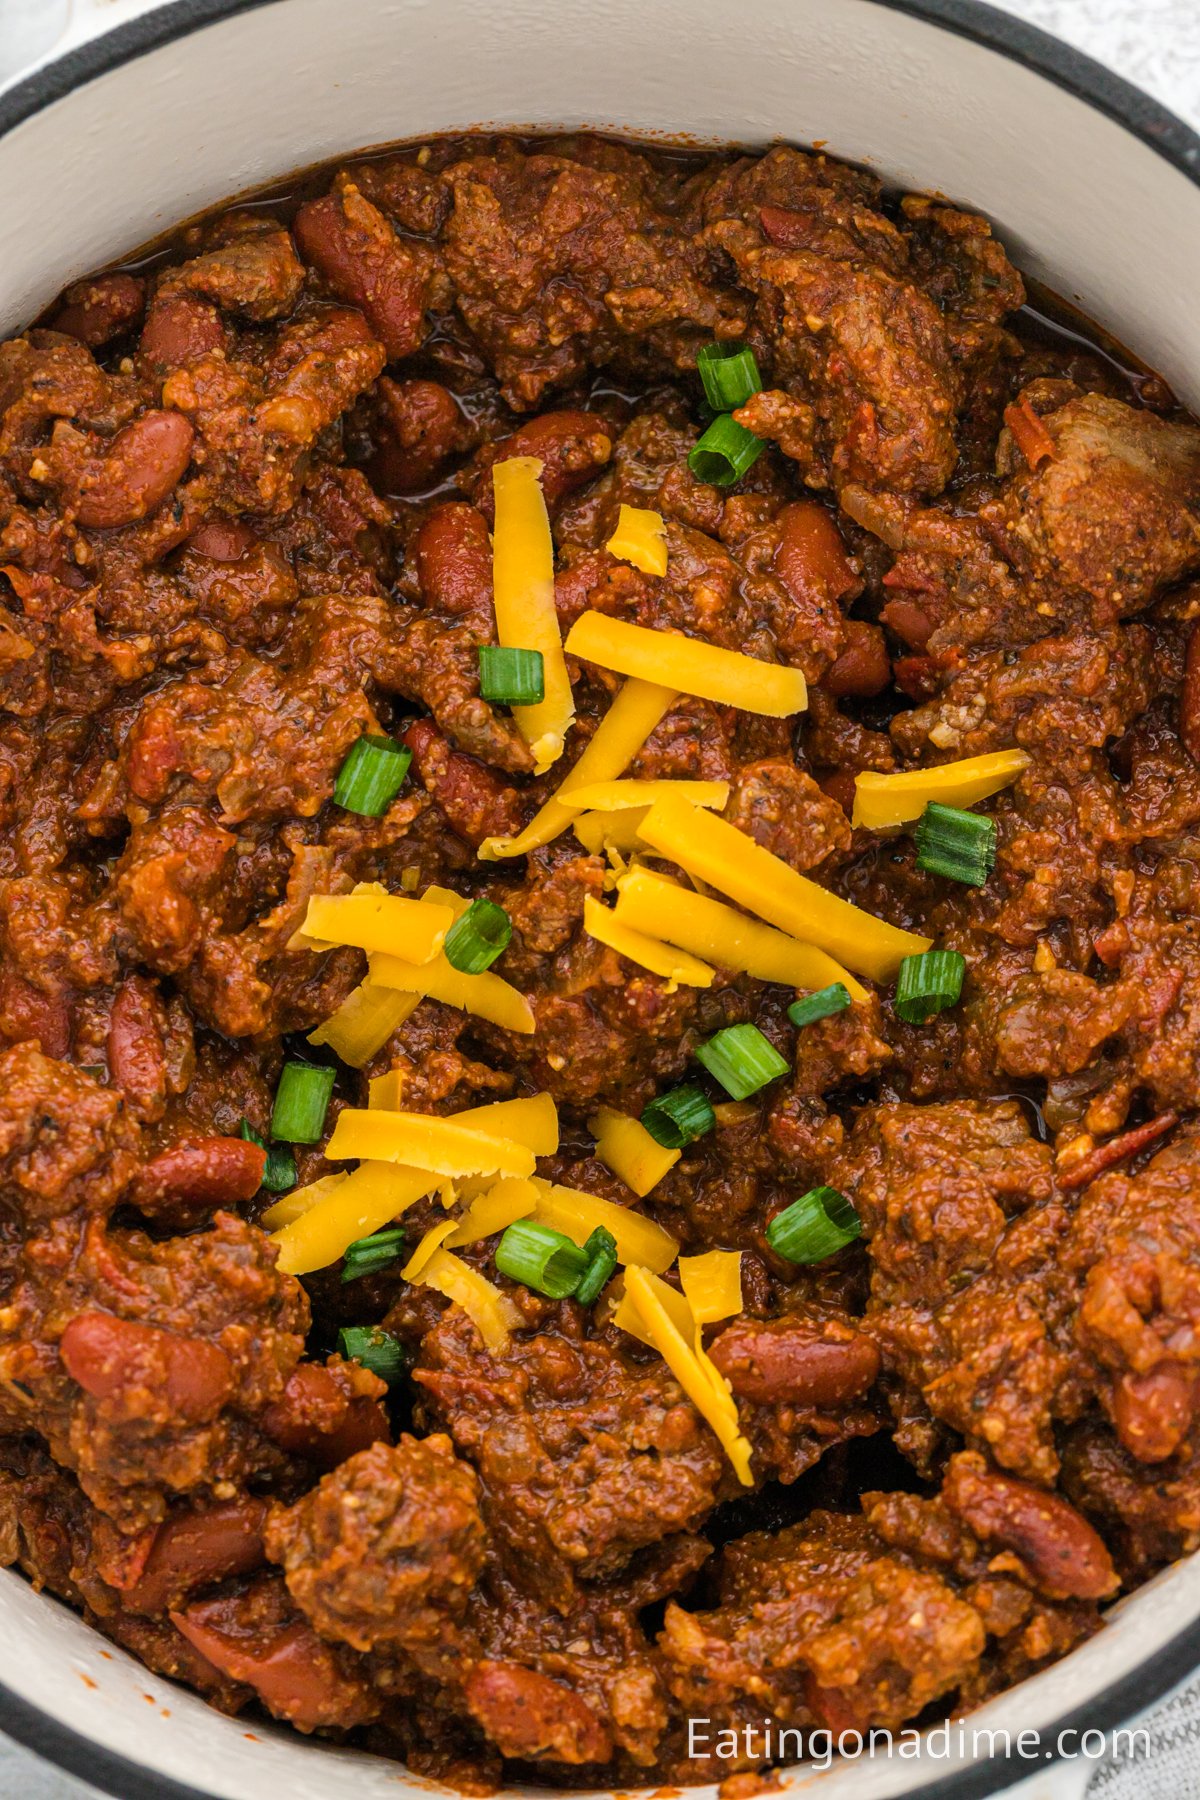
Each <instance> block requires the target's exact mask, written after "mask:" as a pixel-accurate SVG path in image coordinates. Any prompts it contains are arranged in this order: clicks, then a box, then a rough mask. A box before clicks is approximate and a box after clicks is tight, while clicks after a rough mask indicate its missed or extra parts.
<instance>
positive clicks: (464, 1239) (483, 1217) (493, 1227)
mask: <svg viewBox="0 0 1200 1800" xmlns="http://www.w3.org/2000/svg"><path fill="white" fill-rule="evenodd" d="M537 1203H538V1193H537V1189H536V1188H535V1187H534V1185H533V1183H532V1182H531V1181H526V1180H523V1179H522V1178H521V1177H520V1176H517V1175H510V1176H507V1177H506V1178H505V1179H504V1180H502V1181H497V1182H495V1183H494V1184H493V1185H492V1186H491V1187H489V1188H488V1189H486V1191H485V1192H484V1193H482V1194H479V1195H478V1196H477V1197H476V1198H475V1199H474V1200H472V1202H471V1204H470V1206H469V1207H468V1208H467V1210H466V1212H465V1213H464V1214H463V1216H462V1218H461V1219H456V1220H454V1221H453V1225H454V1229H453V1231H452V1232H451V1234H450V1236H449V1237H448V1238H447V1239H446V1248H447V1249H448V1250H459V1249H461V1248H462V1247H463V1246H464V1245H466V1244H477V1243H479V1242H480V1240H481V1239H482V1238H488V1237H493V1236H494V1235H495V1234H496V1232H498V1231H504V1230H505V1229H506V1228H507V1227H508V1226H509V1225H511V1224H512V1223H513V1221H514V1220H515V1219H527V1218H529V1216H530V1215H531V1214H532V1213H534V1212H536V1210H537Z"/></svg>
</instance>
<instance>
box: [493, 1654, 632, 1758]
mask: <svg viewBox="0 0 1200 1800" xmlns="http://www.w3.org/2000/svg"><path fill="white" fill-rule="evenodd" d="M464 1691H465V1696H466V1702H467V1706H468V1708H469V1710H470V1712H471V1714H472V1716H473V1717H474V1718H475V1719H477V1720H478V1722H479V1724H480V1725H481V1726H482V1727H483V1729H484V1731H485V1732H486V1733H487V1735H488V1737H490V1738H491V1739H493V1741H494V1742H495V1743H496V1744H498V1745H499V1747H500V1749H501V1750H502V1751H503V1753H504V1755H505V1756H519V1757H523V1758H526V1757H528V1758H537V1757H550V1758H552V1759H553V1760H554V1761H555V1762H565V1763H588V1762H607V1760H608V1758H609V1757H610V1756H611V1755H612V1739H611V1737H610V1736H609V1733H608V1730H607V1727H606V1726H605V1725H604V1724H603V1723H602V1722H601V1720H600V1719H599V1718H598V1717H597V1716H596V1714H595V1713H594V1712H593V1711H592V1709H591V1707H590V1706H589V1705H588V1704H587V1701H586V1700H581V1699H580V1697H579V1695H578V1694H576V1693H573V1692H572V1691H571V1689H570V1688H567V1687H564V1686H563V1685H562V1683H561V1682H558V1681H552V1680H551V1678H550V1677H549V1676H548V1675H542V1674H539V1673H538V1671H537V1670H536V1669H525V1668H522V1667H521V1665H520V1664H519V1663H510V1662H481V1663H479V1664H478V1665H477V1666H476V1667H475V1668H474V1669H473V1670H472V1671H471V1674H470V1675H469V1677H468V1678H467V1684H466V1688H465V1690H464Z"/></svg>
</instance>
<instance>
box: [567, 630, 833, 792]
mask: <svg viewBox="0 0 1200 1800" xmlns="http://www.w3.org/2000/svg"><path fill="white" fill-rule="evenodd" d="M567 650H568V652H569V653H570V655H572V656H578V657H581V658H582V659H583V661H584V662H593V663H598V664H599V665H600V667H601V668H602V669H615V670H616V671H617V673H618V674H620V675H630V676H638V677H641V679H643V680H645V681H661V682H663V683H664V684H665V685H669V686H671V687H674V688H678V689H679V691H680V692H681V693H684V694H697V695H699V697H700V698H701V699H703V700H713V701H715V702H716V703H717V704H718V705H719V706H736V707H740V709H741V710H742V711H743V712H752V713H763V714H765V715H766V716H767V717H768V718H771V719H786V718H790V717H791V715H792V714H793V713H798V712H803V711H804V709H805V707H806V706H807V705H808V688H807V686H806V685H805V681H804V677H803V675H802V674H801V673H800V671H799V669H789V668H785V667H784V666H783V665H782V664H781V663H768V662H760V661H759V660H758V658H757V657H754V656H743V655H742V653H741V651H740V650H722V649H721V648H720V647H719V646H718V645H716V644H706V643H704V642H703V641H702V640H701V639H700V638H691V637H683V636H682V635H681V634H680V633H679V632H674V631H653V630H650V629H649V628H648V627H647V626H645V625H631V624H629V623H628V621H627V620H625V619H613V618H610V617H609V616H608V614H607V613H598V612H585V613H582V614H581V615H580V617H579V618H578V619H576V621H575V623H574V625H572V627H571V630H570V632H569V634H568V636H567ZM572 785H573V786H574V785H575V784H574V783H572Z"/></svg>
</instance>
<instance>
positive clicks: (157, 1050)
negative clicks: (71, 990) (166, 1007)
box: [108, 975, 167, 1120]
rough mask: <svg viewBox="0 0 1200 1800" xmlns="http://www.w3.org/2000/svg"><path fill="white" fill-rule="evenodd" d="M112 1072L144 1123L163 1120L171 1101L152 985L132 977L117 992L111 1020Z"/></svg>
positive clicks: (110, 1062) (109, 1054)
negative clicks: (168, 1098) (168, 1101)
mask: <svg viewBox="0 0 1200 1800" xmlns="http://www.w3.org/2000/svg"><path fill="white" fill-rule="evenodd" d="M108 1072H109V1075H110V1076H111V1078H112V1080H113V1081H114V1082H115V1083H116V1085H117V1086H118V1087H119V1088H122V1089H123V1090H124V1092H125V1094H126V1097H127V1098H128V1100H129V1102H130V1105H131V1107H132V1108H133V1110H134V1112H135V1113H137V1115H138V1117H139V1118H142V1119H147V1120H151V1119H160V1118H161V1117H162V1114H163V1108H164V1106H165V1104H166V1098H167V1059H166V1049H165V1046H164V1044H163V1034H162V1029H161V1026H160V1023H159V1012H158V1005H157V1001H156V997H155V993H154V989H153V987H152V986H151V984H150V983H149V982H148V981H147V980H146V978H145V976H143V975H131V976H129V978H128V979H127V980H126V981H123V982H122V984H121V986H120V987H119V988H118V989H117V997H116V999H115V1000H114V1001H113V1006H112V1012H111V1013H110V1014H109V1020H108Z"/></svg>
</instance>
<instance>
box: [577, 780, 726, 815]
mask: <svg viewBox="0 0 1200 1800" xmlns="http://www.w3.org/2000/svg"><path fill="white" fill-rule="evenodd" d="M672 794H678V795H680V796H682V798H683V799H685V800H690V801H691V802H692V805H693V806H709V807H713V808H715V810H716V811H717V812H722V811H723V810H724V808H725V806H726V805H727V804H728V801H729V783H728V782H727V781H590V782H588V784H587V786H586V787H576V786H575V783H574V781H572V780H571V778H570V777H569V776H568V778H567V780H566V781H564V783H563V785H562V787H561V788H560V789H559V795H558V797H559V799H560V800H561V801H562V803H563V805H564V806H567V807H575V808H578V810H579V811H580V812H624V811H626V810H627V809H628V808H629V807H635V806H636V807H646V806H653V805H654V802H655V801H656V800H667V799H670V797H671V795H672Z"/></svg>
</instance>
